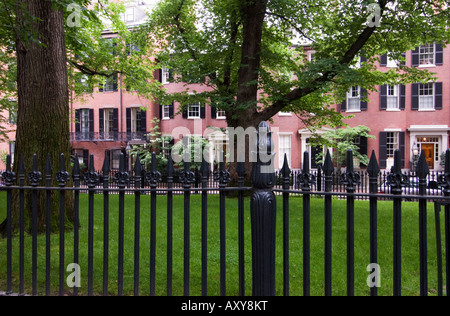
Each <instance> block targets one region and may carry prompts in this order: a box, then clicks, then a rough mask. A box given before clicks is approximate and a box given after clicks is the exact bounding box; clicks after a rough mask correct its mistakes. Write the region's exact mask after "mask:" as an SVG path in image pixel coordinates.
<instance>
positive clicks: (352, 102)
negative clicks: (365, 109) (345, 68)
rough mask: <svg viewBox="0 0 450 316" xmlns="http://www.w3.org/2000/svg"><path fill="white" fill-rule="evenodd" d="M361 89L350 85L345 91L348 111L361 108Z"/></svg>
mask: <svg viewBox="0 0 450 316" xmlns="http://www.w3.org/2000/svg"><path fill="white" fill-rule="evenodd" d="M360 91H361V89H360V87H359V86H355V87H351V89H350V91H349V92H348V93H347V101H348V103H347V104H348V108H347V110H348V111H360V110H361V92H360Z"/></svg>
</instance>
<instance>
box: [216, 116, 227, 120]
mask: <svg viewBox="0 0 450 316" xmlns="http://www.w3.org/2000/svg"><path fill="white" fill-rule="evenodd" d="M226 119H227V118H226V117H216V120H226Z"/></svg>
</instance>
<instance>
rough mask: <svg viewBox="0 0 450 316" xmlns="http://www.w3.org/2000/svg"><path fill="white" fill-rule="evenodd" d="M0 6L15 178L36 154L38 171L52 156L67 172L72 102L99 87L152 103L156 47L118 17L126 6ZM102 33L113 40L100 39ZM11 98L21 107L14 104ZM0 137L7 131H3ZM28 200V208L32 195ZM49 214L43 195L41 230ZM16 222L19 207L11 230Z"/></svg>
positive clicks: (75, 1)
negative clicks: (13, 118)
mask: <svg viewBox="0 0 450 316" xmlns="http://www.w3.org/2000/svg"><path fill="white" fill-rule="evenodd" d="M0 7H1V9H0V22H1V24H2V28H1V30H0V35H1V38H2V41H1V43H2V50H1V53H0V62H1V63H2V64H1V66H0V91H2V95H1V101H0V105H1V106H2V109H9V108H12V107H16V108H17V132H16V155H15V161H14V171H15V172H16V174H18V168H19V165H20V163H19V159H20V158H21V157H23V159H24V164H25V166H26V168H27V172H29V171H31V166H32V157H33V154H37V157H38V166H37V168H38V170H39V171H41V172H43V171H44V170H45V165H46V161H47V156H48V157H49V158H50V161H51V162H52V164H53V170H54V173H55V172H56V171H57V170H56V169H58V168H59V157H60V155H61V153H63V154H64V155H65V157H66V165H65V168H66V170H68V171H70V153H71V146H70V137H69V124H70V122H71V120H72V119H73V117H72V116H73V114H72V113H70V111H69V109H70V107H69V102H70V99H71V98H72V101H73V100H74V99H75V98H87V97H89V95H90V94H91V93H92V92H93V91H94V87H97V86H99V85H100V84H101V83H102V82H103V81H104V80H105V78H109V77H113V76H116V77H117V83H118V86H120V87H122V88H125V87H129V88H130V90H131V91H138V92H139V94H140V95H142V96H144V97H148V98H151V95H152V93H151V90H152V89H154V87H155V85H154V84H153V71H154V66H153V62H152V59H151V58H149V56H151V55H152V54H153V53H152V51H151V48H150V47H151V46H150V44H151V43H150V42H149V41H147V38H146V37H147V35H146V34H145V33H143V32H139V31H138V28H137V27H136V28H134V29H129V28H128V27H126V25H125V23H124V22H123V20H122V19H121V13H124V12H125V7H124V6H123V4H121V3H116V2H115V1H112V2H109V1H107V0H101V1H96V2H95V3H94V2H92V3H91V1H89V0H51V1H50V0H49V1H41V0H18V1H16V0H4V1H2V2H1V3H0ZM105 29H108V30H110V32H111V33H110V34H111V37H113V39H110V40H105V39H104V38H103V32H104V30H105ZM12 98H16V99H17V102H16V103H14V102H11V99H12ZM8 107H9V108H8ZM1 136H5V133H1V132H0V137H1ZM54 181H55V182H54V184H53V185H55V186H57V183H56V180H54ZM71 198H72V197H71V196H70V195H69V194H67V197H66V202H67V203H66V204H67V209H66V214H67V223H68V225H71V222H72V221H73V212H72V210H71V204H72V203H71ZM52 201H53V205H52V215H51V217H52V220H51V223H52V224H51V225H52V228H56V227H57V223H58V218H59V217H58V207H59V201H58V195H57V194H54V196H53V199H52ZM17 202H18V197H17V196H15V197H13V203H14V205H15V206H17ZM25 203H26V209H27V210H29V209H31V208H30V207H28V205H29V203H31V202H30V197H27V199H26V202H25ZM44 210H45V195H44V194H41V193H40V194H39V198H38V225H39V231H43V230H44V227H45V226H44V225H45V212H44ZM18 217H19V216H18V208H17V207H15V208H14V209H13V222H12V223H13V228H16V227H17V224H18ZM28 217H29V216H28ZM26 226H29V225H27V224H26ZM3 228H4V225H3ZM0 230H1V227H0Z"/></svg>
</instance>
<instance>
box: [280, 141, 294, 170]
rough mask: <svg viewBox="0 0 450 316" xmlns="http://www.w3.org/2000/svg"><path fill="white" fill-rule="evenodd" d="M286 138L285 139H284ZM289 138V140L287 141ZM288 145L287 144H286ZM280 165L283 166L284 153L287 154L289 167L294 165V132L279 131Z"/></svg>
mask: <svg viewBox="0 0 450 316" xmlns="http://www.w3.org/2000/svg"><path fill="white" fill-rule="evenodd" d="M282 139H284V140H282ZM287 139H288V142H287V143H285V141H286V140H287ZM284 145H287V146H284ZM278 153H279V154H278V167H279V169H281V168H283V164H284V155H285V154H287V158H288V163H289V168H290V167H291V166H292V133H278Z"/></svg>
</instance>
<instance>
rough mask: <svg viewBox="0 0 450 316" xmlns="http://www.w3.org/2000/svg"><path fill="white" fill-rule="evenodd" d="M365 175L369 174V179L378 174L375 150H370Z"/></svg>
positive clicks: (378, 168)
mask: <svg viewBox="0 0 450 316" xmlns="http://www.w3.org/2000/svg"><path fill="white" fill-rule="evenodd" d="M367 173H368V174H369V176H370V177H377V176H378V174H379V173H380V166H379V165H378V161H377V157H376V155H375V150H372V155H371V156H370V161H369V165H368V166H367Z"/></svg>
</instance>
